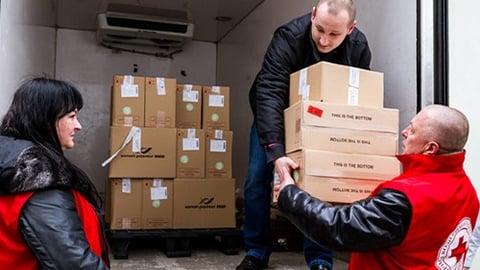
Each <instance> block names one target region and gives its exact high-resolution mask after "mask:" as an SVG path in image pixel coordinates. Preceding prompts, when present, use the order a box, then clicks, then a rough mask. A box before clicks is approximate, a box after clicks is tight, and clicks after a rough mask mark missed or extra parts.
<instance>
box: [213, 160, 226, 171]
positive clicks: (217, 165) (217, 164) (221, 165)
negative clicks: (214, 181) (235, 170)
mask: <svg viewBox="0 0 480 270" xmlns="http://www.w3.org/2000/svg"><path fill="white" fill-rule="evenodd" d="M223 168H225V166H224V165H223V162H221V161H219V162H217V163H215V169H217V171H221V170H223Z"/></svg>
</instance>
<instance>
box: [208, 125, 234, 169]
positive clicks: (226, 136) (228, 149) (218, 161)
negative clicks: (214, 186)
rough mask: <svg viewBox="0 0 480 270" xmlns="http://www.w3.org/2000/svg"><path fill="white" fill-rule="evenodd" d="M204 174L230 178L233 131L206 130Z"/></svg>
mask: <svg viewBox="0 0 480 270" xmlns="http://www.w3.org/2000/svg"><path fill="white" fill-rule="evenodd" d="M205 139H206V151H205V175H206V177H207V178H232V143H233V142H232V141H233V132H232V131H228V130H206V131H205Z"/></svg>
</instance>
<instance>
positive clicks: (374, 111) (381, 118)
mask: <svg viewBox="0 0 480 270" xmlns="http://www.w3.org/2000/svg"><path fill="white" fill-rule="evenodd" d="M284 116H285V123H286V124H285V125H287V124H288V126H289V128H292V127H295V128H294V130H299V127H300V126H316V127H330V128H347V129H355V130H366V131H367V130H368V131H378V132H390V133H395V134H398V132H399V111H398V109H388V108H375V107H366V106H350V105H343V104H334V103H324V102H318V101H299V102H297V103H296V104H294V105H292V106H290V107H288V108H287V109H286V110H285V112H284ZM287 122H288V123H287Z"/></svg>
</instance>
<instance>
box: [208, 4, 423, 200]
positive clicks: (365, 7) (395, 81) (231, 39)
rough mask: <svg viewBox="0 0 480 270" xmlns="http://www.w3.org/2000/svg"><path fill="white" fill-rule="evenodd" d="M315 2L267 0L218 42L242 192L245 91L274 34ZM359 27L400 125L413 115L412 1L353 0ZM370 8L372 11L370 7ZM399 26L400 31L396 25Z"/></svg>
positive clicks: (248, 119)
mask: <svg viewBox="0 0 480 270" xmlns="http://www.w3.org/2000/svg"><path fill="white" fill-rule="evenodd" d="M314 3H316V1H314V0H299V1H295V2H292V1H291V0H265V1H264V2H263V3H262V4H261V5H260V6H259V7H258V8H257V9H256V10H255V11H254V12H253V13H252V14H250V16H249V17H248V18H246V19H245V20H244V21H243V22H242V23H241V24H240V25H238V26H237V27H236V28H235V29H234V31H232V32H231V33H230V34H229V35H228V36H227V37H225V38H224V39H223V40H222V41H221V42H220V43H219V44H218V63H217V65H218V68H217V70H218V73H217V80H218V82H219V84H222V85H230V86H231V87H232V89H231V95H232V100H235V102H234V103H232V115H235V116H236V118H232V121H231V122H232V125H231V126H232V130H233V131H234V145H233V154H234V155H233V156H234V159H233V167H234V168H233V174H234V177H235V178H237V187H238V189H239V190H238V191H239V193H240V195H241V194H243V185H244V181H245V178H246V174H247V163H248V141H249V131H250V125H251V122H252V113H251V111H250V105H249V102H248V92H249V90H250V86H251V84H252V82H253V80H254V79H255V75H256V74H257V72H258V70H259V69H260V66H261V63H262V60H263V56H264V53H265V50H266V48H267V46H268V43H269V42H270V39H271V37H272V34H273V32H274V30H275V29H276V28H277V27H278V26H280V25H281V24H283V23H286V22H288V21H289V20H291V19H293V18H294V17H296V16H299V15H302V14H305V13H307V12H310V11H311V9H312V7H313V5H314ZM356 5H357V7H358V12H357V21H358V27H359V28H360V29H361V30H362V31H363V32H365V33H366V35H367V38H368V40H369V44H370V47H371V50H372V55H373V57H372V64H371V69H372V70H375V71H381V72H384V76H385V77H384V80H385V107H388V108H398V109H400V127H404V126H406V124H407V123H408V122H409V121H410V119H411V117H412V116H413V115H415V113H416V108H415V106H416V2H415V1H396V0H357V1H356ZM372 7H374V8H372ZM399 25H401V27H399Z"/></svg>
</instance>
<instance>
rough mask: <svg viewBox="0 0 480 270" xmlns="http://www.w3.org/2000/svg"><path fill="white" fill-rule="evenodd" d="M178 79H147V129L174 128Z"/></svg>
mask: <svg viewBox="0 0 480 270" xmlns="http://www.w3.org/2000/svg"><path fill="white" fill-rule="evenodd" d="M176 89H177V79H174V78H163V77H146V78H145V127H156V128H174V127H175V113H176V111H175V110H176V106H175V105H176V92H177V90H176Z"/></svg>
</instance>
